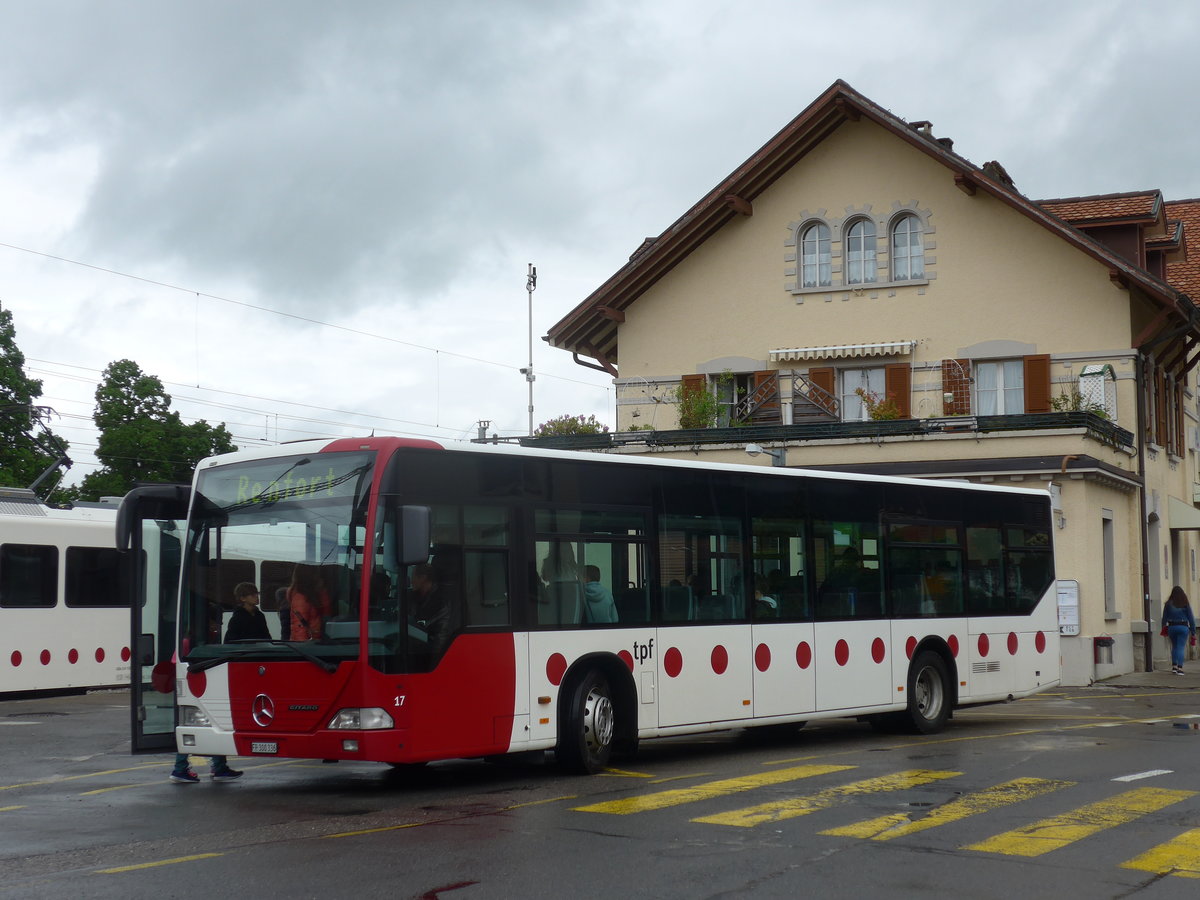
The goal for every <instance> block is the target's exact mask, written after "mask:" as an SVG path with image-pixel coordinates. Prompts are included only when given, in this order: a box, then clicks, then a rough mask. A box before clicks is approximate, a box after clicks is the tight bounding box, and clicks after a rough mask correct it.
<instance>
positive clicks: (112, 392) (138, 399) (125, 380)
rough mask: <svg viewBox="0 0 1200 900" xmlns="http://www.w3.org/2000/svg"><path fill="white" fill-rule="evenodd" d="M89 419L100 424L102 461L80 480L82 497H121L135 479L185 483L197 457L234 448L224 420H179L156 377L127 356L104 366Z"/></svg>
mask: <svg viewBox="0 0 1200 900" xmlns="http://www.w3.org/2000/svg"><path fill="white" fill-rule="evenodd" d="M92 418H93V420H94V421H95V423H96V427H97V428H99V429H100V440H99V447H98V449H97V450H96V457H97V458H98V459H99V460H100V462H102V463H103V464H104V465H103V466H102V467H101V468H100V469H98V470H97V471H95V472H92V473H90V474H89V475H87V476H86V477H85V478H84V479H83V482H82V483H81V484H80V486H79V495H80V497H81V498H83V499H89V500H93V499H96V498H98V497H102V496H122V495H124V494H125V493H127V492H128V491H129V489H130V488H132V487H133V486H134V485H135V484H137V483H139V482H155V481H158V482H189V481H191V478H192V470H193V469H195V467H196V463H198V462H199V461H200V460H201V459H203V458H204V457H206V456H212V455H213V454H214V453H228V452H229V451H231V450H233V449H235V447H234V445H233V438H232V437H231V435H230V434H229V432H228V431H226V430H225V426H224V424H220V425H217V426H215V427H214V426H212V425H209V424H208V422H206V421H204V420H203V419H201V420H200V421H199V422H196V423H195V424H192V425H185V424H184V423H183V421H182V420H181V419H180V418H179V413H177V412H173V411H172V410H171V396H170V394H168V393H167V392H166V391H165V390H164V389H163V384H162V382H161V381H160V380H159V379H158V378H156V377H155V376H153V375H147V374H146V373H145V372H143V371H142V370H141V368H140V367H139V366H138V364H137V363H135V362H133V360H129V359H119V360H117V361H116V362H113V363H109V365H108V368H106V369H105V370H104V377H103V380H102V381H101V382H100V385H99V387H97V388H96V410H95V413H94V414H93V416H92Z"/></svg>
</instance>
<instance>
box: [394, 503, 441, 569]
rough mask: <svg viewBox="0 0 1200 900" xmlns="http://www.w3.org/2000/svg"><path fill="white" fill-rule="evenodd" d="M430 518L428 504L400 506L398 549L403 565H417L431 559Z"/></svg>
mask: <svg viewBox="0 0 1200 900" xmlns="http://www.w3.org/2000/svg"><path fill="white" fill-rule="evenodd" d="M430 519H431V513H430V509H429V507H428V506H401V507H400V535H399V544H400V546H399V547H397V548H396V549H397V553H398V555H399V557H400V564H401V565H405V566H415V565H419V564H420V563H423V562H428V561H429V537H430V531H431V530H432V529H431V528H430Z"/></svg>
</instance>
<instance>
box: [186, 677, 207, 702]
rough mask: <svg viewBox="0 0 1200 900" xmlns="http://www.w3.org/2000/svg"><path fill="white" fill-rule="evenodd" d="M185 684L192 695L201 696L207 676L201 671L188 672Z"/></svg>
mask: <svg viewBox="0 0 1200 900" xmlns="http://www.w3.org/2000/svg"><path fill="white" fill-rule="evenodd" d="M187 685H188V691H189V692H190V693H191V695H192V696H193V697H203V696H204V690H205V688H207V687H208V676H207V675H205V674H204V673H203V672H188V674H187Z"/></svg>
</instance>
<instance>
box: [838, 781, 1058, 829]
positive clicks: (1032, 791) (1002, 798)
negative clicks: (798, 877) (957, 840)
mask: <svg viewBox="0 0 1200 900" xmlns="http://www.w3.org/2000/svg"><path fill="white" fill-rule="evenodd" d="M1074 783H1075V782H1073V781H1048V780H1046V779H1044V778H1017V779H1014V780H1012V781H1006V782H1004V784H998V785H995V786H994V787H990V788H987V789H985V790H982V791H979V792H977V793H974V794H968V795H967V796H965V797H959V798H957V799H955V800H952V801H950V802H949V803H947V804H946V805H945V806H940V807H938V808H937V809H934V810H931V811H930V812H929V814H928V815H925V816H922V817H920V818H918V819H913V818H912V817H911V816H910V815H909V814H908V813H896V814H894V815H890V816H880V817H879V818H877V819H867V820H866V821H863V822H855V823H854V824H852V825H845V826H842V827H841V828H830V829H828V830H826V831H822V832H821V834H832V835H838V836H840V837H856V838H870V839H871V840H873V841H890V840H891V839H892V838H898V837H904V836H905V835H908V834H916V833H917V832H918V831H925V830H926V829H928V828H937V827H938V826H939V825H945V824H947V823H949V822H957V821H958V820H959V819H965V818H967V816H974V815H977V814H979V813H983V812H988V811H990V810H993V809H999V808H1000V807H1002V806H1008V805H1009V804H1011V803H1020V802H1021V801H1022V800H1029V799H1032V798H1033V797H1039V796H1041V795H1042V794H1049V793H1050V792H1052V791H1057V790H1058V789H1059V788H1065V787H1070V786H1071V785H1073V784H1074Z"/></svg>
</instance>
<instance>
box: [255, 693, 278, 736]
mask: <svg viewBox="0 0 1200 900" xmlns="http://www.w3.org/2000/svg"><path fill="white" fill-rule="evenodd" d="M250 715H251V717H252V718H253V719H254V721H255V722H256V723H257V724H258V725H260V726H261V727H263V728H266V727H267V726H268V725H270V724H271V722H272V721H273V720H274V719H275V701H274V700H272V699H271V698H270V697H268V696H267V695H266V694H259V695H258V696H257V697H255V698H254V702H253V703H252V704H250Z"/></svg>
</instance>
